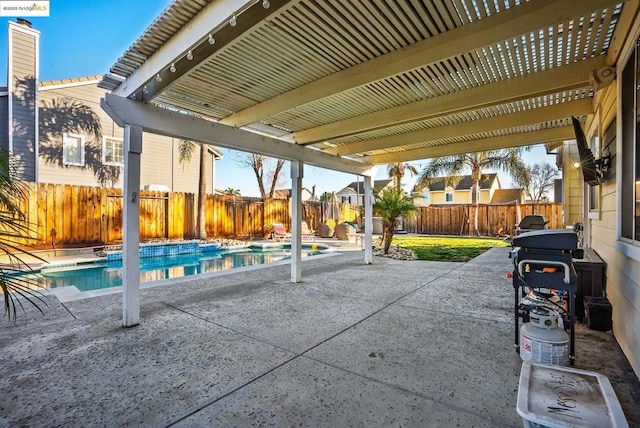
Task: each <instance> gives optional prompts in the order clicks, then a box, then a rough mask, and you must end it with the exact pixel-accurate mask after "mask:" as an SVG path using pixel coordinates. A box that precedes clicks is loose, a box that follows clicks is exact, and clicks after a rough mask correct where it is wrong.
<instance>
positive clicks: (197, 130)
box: [100, 94, 372, 176]
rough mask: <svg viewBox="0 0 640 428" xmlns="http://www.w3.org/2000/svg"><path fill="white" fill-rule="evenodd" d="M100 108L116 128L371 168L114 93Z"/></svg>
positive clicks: (326, 164) (361, 170)
mask: <svg viewBox="0 0 640 428" xmlns="http://www.w3.org/2000/svg"><path fill="white" fill-rule="evenodd" d="M100 104H101V106H102V108H103V109H104V110H105V111H106V112H107V113H108V114H109V116H111V118H112V119H113V120H114V121H115V122H116V123H117V124H118V125H119V126H122V127H124V126H125V125H126V124H129V125H135V126H140V127H141V128H142V129H143V130H144V131H145V132H151V133H153V134H159V135H165V136H169V137H174V138H182V139H186V140H191V141H198V142H202V143H205V144H212V145H216V146H221V147H227V148H230V149H235V150H241V151H244V152H251V153H257V154H261V155H265V156H271V157H275V158H280V159H288V160H297V161H301V162H304V163H308V164H309V165H314V166H318V167H321V168H326V169H331V170H335V171H340V172H346V173H348V174H357V175H363V176H364V175H370V174H371V172H370V171H371V168H372V166H371V165H369V164H365V163H362V162H357V161H353V160H349V159H342V158H340V157H337V156H333V155H330V154H327V153H322V152H321V151H319V150H315V149H310V148H305V147H301V146H298V145H296V144H292V143H288V142H285V141H281V140H278V139H275V138H271V137H267V136H265V135H260V134H256V133H253V132H249V131H247V130H243V129H237V128H234V127H231V126H227V125H223V124H221V123H216V122H211V121H208V120H204V119H201V118H198V117H193V116H188V115H186V114H182V113H178V112H175V111H169V110H166V109H163V108H159V107H154V106H151V105H148V104H143V103H140V102H137V101H132V100H129V99H126V98H122V97H119V96H116V95H113V94H106V95H105V98H103V99H102V100H101V103H100Z"/></svg>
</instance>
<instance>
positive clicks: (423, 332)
mask: <svg viewBox="0 0 640 428" xmlns="http://www.w3.org/2000/svg"><path fill="white" fill-rule="evenodd" d="M507 253H508V249H507V248H496V249H492V250H490V251H488V252H486V253H484V254H483V255H481V256H479V257H477V258H476V259H474V260H472V261H470V262H468V263H446V262H424V261H395V260H390V259H386V258H380V257H375V258H374V264H372V265H363V263H362V261H363V253H362V252H361V251H350V252H343V251H340V252H335V253H333V255H328V256H325V257H317V258H316V257H310V258H307V259H305V260H304V261H303V265H302V277H303V282H302V283H299V284H292V283H291V282H290V281H289V278H290V266H289V264H288V263H278V264H276V265H273V266H267V267H262V268H259V269H255V268H254V269H246V270H245V269H242V270H234V271H230V273H226V274H224V275H214V276H210V277H207V278H191V279H189V280H186V281H182V282H176V283H172V284H171V285H168V286H157V287H151V288H144V289H142V291H141V293H142V310H141V324H140V325H138V326H136V327H132V328H123V327H121V325H120V322H121V312H122V307H121V295H120V294H109V295H103V296H98V297H93V298H88V299H80V300H73V301H68V302H65V303H61V302H60V301H59V300H58V299H57V298H56V297H54V296H52V297H50V298H49V302H48V307H47V308H46V309H45V315H44V316H42V315H40V314H39V313H38V312H37V311H35V310H32V309H30V308H29V309H28V310H27V313H26V314H24V313H21V314H19V319H18V321H17V322H16V323H15V324H14V323H10V322H8V321H6V320H3V322H2V324H1V327H0V349H1V350H2V352H1V354H2V356H3V362H2V364H1V366H0V367H1V368H0V370H1V373H2V375H1V376H0V391H2V393H1V394H2V399H1V400H0V427H1V426H65V427H75V426H77V427H86V426H92V427H94V426H144V427H147V426H148V427H160V426H184V427H192V426H202V427H210V426H225V427H229V426H294V425H296V426H326V427H342V426H420V427H424V426H429V427H471V426H473V427H518V426H522V419H521V418H520V416H519V415H518V414H517V412H516V398H517V390H518V379H519V372H520V366H521V361H520V359H519V357H518V355H517V354H516V353H515V351H514V349H513V318H512V317H513V307H512V305H513V289H512V287H511V284H510V281H509V280H507V279H506V278H505V274H506V272H508V271H510V270H511V265H510V260H509V259H508V258H507ZM576 339H577V340H576V342H577V344H576V365H575V367H576V368H582V369H586V370H592V371H597V372H599V373H602V374H604V375H606V376H608V377H609V380H610V381H611V383H612V385H613V388H614V391H615V392H616V394H617V397H618V399H619V401H620V403H621V405H622V407H623V410H624V412H625V414H626V417H627V420H628V422H629V424H630V426H632V427H638V426H640V382H639V381H638V378H637V377H636V375H635V374H634V373H633V371H632V370H631V368H630V366H629V364H628V362H627V361H626V359H625V358H624V356H623V354H622V353H621V351H620V349H619V347H618V346H617V344H616V343H615V340H614V338H613V336H612V335H611V334H610V333H603V332H597V331H590V330H587V329H585V328H584V327H582V326H579V328H578V333H577V338H576Z"/></svg>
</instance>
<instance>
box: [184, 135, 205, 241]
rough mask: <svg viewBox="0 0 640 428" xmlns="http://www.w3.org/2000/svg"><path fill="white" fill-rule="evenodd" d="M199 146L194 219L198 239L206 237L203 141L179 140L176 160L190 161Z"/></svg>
mask: <svg viewBox="0 0 640 428" xmlns="http://www.w3.org/2000/svg"><path fill="white" fill-rule="evenodd" d="M198 146H199V147H200V169H199V171H198V214H197V215H198V218H197V220H196V229H197V231H198V232H197V233H198V239H207V225H206V221H207V218H206V197H207V179H206V174H205V172H206V168H207V166H206V154H207V149H206V147H205V145H204V143H194V142H193V141H188V140H181V141H180V144H179V145H178V160H179V161H180V163H182V164H183V167H184V163H185V162H191V158H192V157H193V152H194V150H195V149H196V147H198Z"/></svg>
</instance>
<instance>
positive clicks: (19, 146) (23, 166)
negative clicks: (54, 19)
mask: <svg viewBox="0 0 640 428" xmlns="http://www.w3.org/2000/svg"><path fill="white" fill-rule="evenodd" d="M9 33H10V37H9V39H10V44H9V63H10V64H9V69H10V70H11V75H10V76H7V86H8V92H9V101H8V102H9V103H10V104H11V107H10V109H9V110H10V112H11V118H10V120H11V123H8V121H7V126H8V127H9V128H8V130H9V129H11V130H13V131H12V135H11V138H10V140H9V143H8V145H9V146H10V149H11V151H12V153H13V154H14V156H15V157H16V159H18V160H19V162H20V168H19V176H20V179H22V180H26V181H35V180H36V179H37V177H36V175H37V171H36V152H37V144H36V116H35V106H36V103H37V91H36V88H37V83H38V82H37V75H38V66H37V61H36V54H37V50H38V39H39V33H38V32H37V31H33V30H31V29H29V28H27V27H26V26H24V25H19V24H14V23H10V25H9ZM20 81H24V82H26V87H25V86H23V85H19V82H20ZM8 114H9V111H8V112H7V115H8Z"/></svg>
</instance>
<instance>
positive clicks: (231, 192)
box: [224, 187, 240, 196]
mask: <svg viewBox="0 0 640 428" xmlns="http://www.w3.org/2000/svg"><path fill="white" fill-rule="evenodd" d="M224 194H225V195H228V196H240V190H239V189H234V188H233V187H227V188H226V189H225V190H224Z"/></svg>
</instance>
